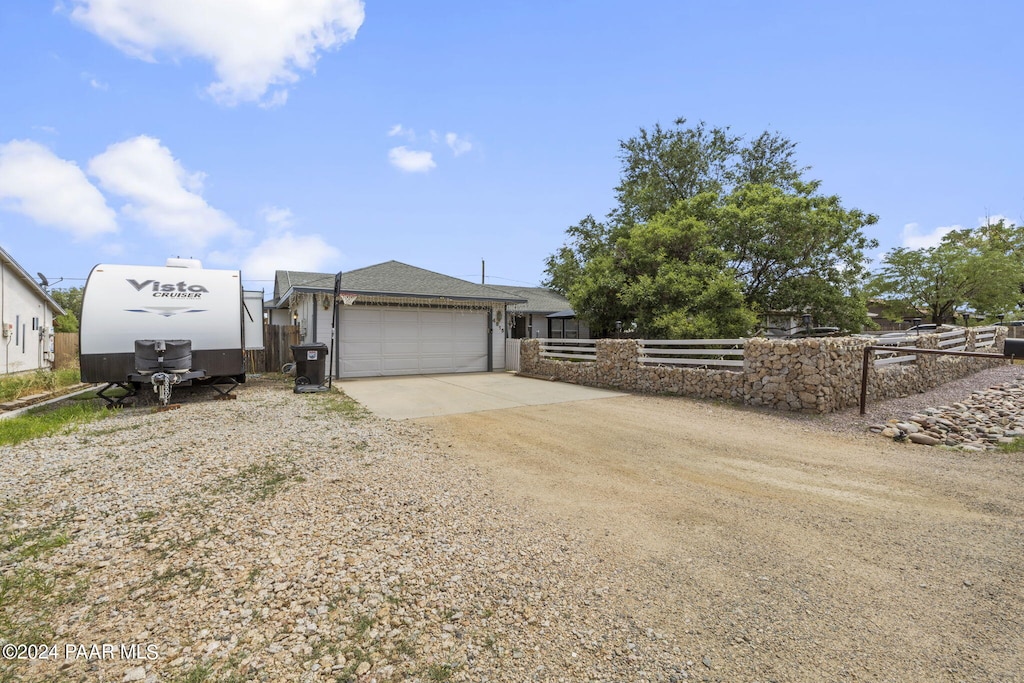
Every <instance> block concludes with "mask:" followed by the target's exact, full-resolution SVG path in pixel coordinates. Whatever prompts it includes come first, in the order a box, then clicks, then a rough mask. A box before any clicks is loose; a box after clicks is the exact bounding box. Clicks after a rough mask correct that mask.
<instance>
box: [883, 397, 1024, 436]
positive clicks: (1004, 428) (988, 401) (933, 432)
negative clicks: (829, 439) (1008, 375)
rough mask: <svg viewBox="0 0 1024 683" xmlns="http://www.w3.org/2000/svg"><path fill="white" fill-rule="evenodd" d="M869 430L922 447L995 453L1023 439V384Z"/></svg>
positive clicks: (924, 411) (892, 421)
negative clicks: (954, 448) (1004, 446)
mask: <svg viewBox="0 0 1024 683" xmlns="http://www.w3.org/2000/svg"><path fill="white" fill-rule="evenodd" d="M870 429H871V431H872V432H874V433H876V434H881V435H882V436H887V437H889V438H890V439H894V440H897V441H904V440H906V441H910V442H911V443H917V444H922V445H925V446H951V447H956V448H960V449H962V450H968V451H983V450H995V449H996V448H998V447H999V445H1000V444H1006V443H1013V442H1014V441H1015V440H1016V439H1018V438H1020V437H1024V382H1009V383H1006V384H1000V385H998V386H994V387H990V388H988V389H986V390H984V391H975V392H973V393H972V394H971V397H970V398H969V399H968V400H966V401H962V402H959V403H953V404H952V405H948V406H939V407H937V408H927V409H925V410H922V411H920V412H918V413H916V414H914V415H911V416H910V418H908V419H907V420H895V419H893V420H889V421H888V422H887V423H886V424H884V425H872V426H871V428H870Z"/></svg>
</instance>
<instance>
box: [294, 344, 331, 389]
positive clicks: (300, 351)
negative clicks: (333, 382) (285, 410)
mask: <svg viewBox="0 0 1024 683" xmlns="http://www.w3.org/2000/svg"><path fill="white" fill-rule="evenodd" d="M292 356H293V357H294V358H295V393H296V394H302V393H306V392H312V391H327V390H328V387H327V385H326V384H324V382H326V380H327V372H326V371H327V344H321V343H317V344H292Z"/></svg>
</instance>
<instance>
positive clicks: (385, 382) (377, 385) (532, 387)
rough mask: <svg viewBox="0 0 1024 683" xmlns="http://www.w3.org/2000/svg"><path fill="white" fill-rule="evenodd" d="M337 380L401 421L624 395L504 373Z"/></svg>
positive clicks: (366, 403)
mask: <svg viewBox="0 0 1024 683" xmlns="http://www.w3.org/2000/svg"><path fill="white" fill-rule="evenodd" d="M336 385H337V386H338V387H339V388H340V389H341V390H342V391H344V392H345V393H346V394H348V395H349V396H351V397H352V398H354V399H355V400H357V401H359V402H360V403H362V404H363V405H364V406H366V408H367V409H368V410H370V411H371V412H373V413H375V414H377V415H380V416H382V417H390V418H393V419H399V420H402V419H408V418H415V417H432V416H436V415H455V414H458V413H475V412H479V411H482V410H500V409H502V408H518V407H520V406H535V405H543V404H547V403H566V402H569V401H587V400H591V399H597V398H610V397H613V396H622V395H623V394H621V393H619V392H617V391H608V390H605V389H594V388H592V387H581V386H578V385H575V384H565V383H562V382H549V381H547V380H542V379H531V378H528V377H517V376H516V375H512V374H510V373H505V372H485V373H473V374H464V375H461V374H460V375H427V376H424V375H416V376H405V377H372V378H367V379H350V380H345V381H343V382H336Z"/></svg>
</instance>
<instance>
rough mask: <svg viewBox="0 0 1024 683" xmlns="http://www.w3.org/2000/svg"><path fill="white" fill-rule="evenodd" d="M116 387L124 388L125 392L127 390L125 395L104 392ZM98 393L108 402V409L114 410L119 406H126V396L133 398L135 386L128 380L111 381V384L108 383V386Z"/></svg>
mask: <svg viewBox="0 0 1024 683" xmlns="http://www.w3.org/2000/svg"><path fill="white" fill-rule="evenodd" d="M115 387H116V388H120V389H124V390H125V392H126V393H125V395H124V396H107V395H106V394H105V393H104V392H106V391H108V390H110V389H114V388H115ZM96 395H97V396H99V397H100V398H102V399H103V400H104V401H106V402H107V405H106V408H107V410H114V409H117V408H124V400H125V399H126V398H131V397H132V396H134V395H135V387H134V386H132V385H131V384H130V383H128V382H110V383H109V384H107V386H105V387H103V388H102V389H100V390H99V391H97V392H96Z"/></svg>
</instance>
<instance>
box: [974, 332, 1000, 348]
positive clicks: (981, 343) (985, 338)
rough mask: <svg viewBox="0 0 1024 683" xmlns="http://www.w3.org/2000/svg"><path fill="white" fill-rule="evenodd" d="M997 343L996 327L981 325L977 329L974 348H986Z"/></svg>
mask: <svg viewBox="0 0 1024 683" xmlns="http://www.w3.org/2000/svg"><path fill="white" fill-rule="evenodd" d="M995 345H996V328H995V327H979V328H977V329H976V330H975V337H974V348H975V349H986V348H989V347H992V346H995Z"/></svg>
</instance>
